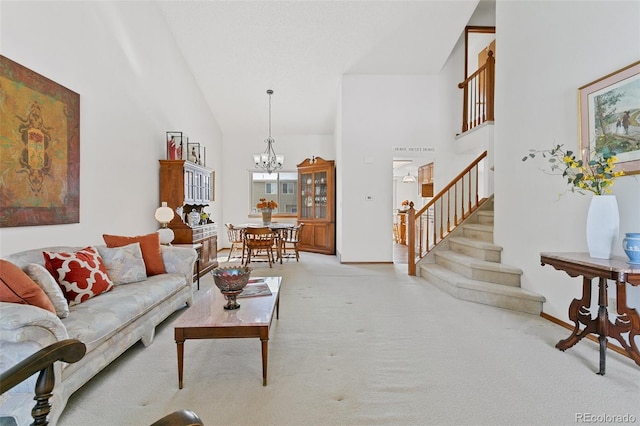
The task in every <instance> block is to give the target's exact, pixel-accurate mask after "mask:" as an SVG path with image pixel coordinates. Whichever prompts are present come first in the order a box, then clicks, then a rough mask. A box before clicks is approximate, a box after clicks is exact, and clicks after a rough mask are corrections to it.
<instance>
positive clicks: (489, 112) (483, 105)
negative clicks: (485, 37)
mask: <svg viewBox="0 0 640 426" xmlns="http://www.w3.org/2000/svg"><path fill="white" fill-rule="evenodd" d="M495 63H496V60H495V58H494V57H493V51H492V50H489V52H488V57H487V61H486V62H485V63H484V64H483V65H481V66H480V67H478V69H477V70H476V71H475V72H474V73H472V74H471V75H470V76H468V77H467V78H466V79H465V80H464V81H463V82H462V83H459V84H458V88H460V89H463V90H464V92H463V104H462V132H463V133H464V132H466V131H468V130H471V129H473V128H474V127H477V126H479V125H480V124H482V123H484V122H486V121H493V120H494V118H495V117H494V87H495Z"/></svg>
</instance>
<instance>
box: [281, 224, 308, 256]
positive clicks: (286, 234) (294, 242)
mask: <svg viewBox="0 0 640 426" xmlns="http://www.w3.org/2000/svg"><path fill="white" fill-rule="evenodd" d="M303 226H304V223H299V224H297V225H295V226H293V227H291V228H285V229H283V230H282V240H281V242H280V250H281V254H280V262H281V263H282V258H285V257H286V258H294V257H295V258H296V262H298V261H299V260H300V252H299V251H298V243H299V242H300V230H301V229H302V227H303ZM287 249H289V250H293V251H292V252H290V253H287Z"/></svg>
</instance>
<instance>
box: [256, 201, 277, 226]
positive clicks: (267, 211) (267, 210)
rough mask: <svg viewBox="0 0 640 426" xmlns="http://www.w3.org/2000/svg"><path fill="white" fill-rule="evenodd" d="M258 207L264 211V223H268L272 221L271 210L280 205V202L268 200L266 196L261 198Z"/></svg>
mask: <svg viewBox="0 0 640 426" xmlns="http://www.w3.org/2000/svg"><path fill="white" fill-rule="evenodd" d="M256 207H257V208H258V209H260V210H261V211H262V223H263V224H264V225H267V224H269V223H271V212H272V211H273V209H275V208H277V207H278V203H276V202H275V201H273V200H269V201H267V199H266V198H260V201H259V202H258V204H256Z"/></svg>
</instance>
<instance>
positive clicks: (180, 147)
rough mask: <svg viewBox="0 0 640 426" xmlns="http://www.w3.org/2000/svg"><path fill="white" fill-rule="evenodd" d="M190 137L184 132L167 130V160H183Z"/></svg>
mask: <svg viewBox="0 0 640 426" xmlns="http://www.w3.org/2000/svg"><path fill="white" fill-rule="evenodd" d="M188 140H189V138H188V137H187V136H186V135H185V134H184V133H183V132H177V131H168V132H167V160H182V159H183V158H182V157H183V151H184V148H185V147H186V146H187V145H186V144H187V142H188Z"/></svg>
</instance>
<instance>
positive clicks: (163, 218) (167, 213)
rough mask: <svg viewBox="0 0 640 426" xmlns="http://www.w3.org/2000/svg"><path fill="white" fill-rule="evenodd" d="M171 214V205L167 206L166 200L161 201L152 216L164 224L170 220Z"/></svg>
mask: <svg viewBox="0 0 640 426" xmlns="http://www.w3.org/2000/svg"><path fill="white" fill-rule="evenodd" d="M173 215H174V213H173V209H172V208H171V207H167V202H166V201H163V202H162V207H158V208H157V209H156V213H155V215H154V217H155V218H156V220H157V221H158V222H160V223H161V224H162V225H164V226H166V224H167V223H169V222H171V219H173Z"/></svg>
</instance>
